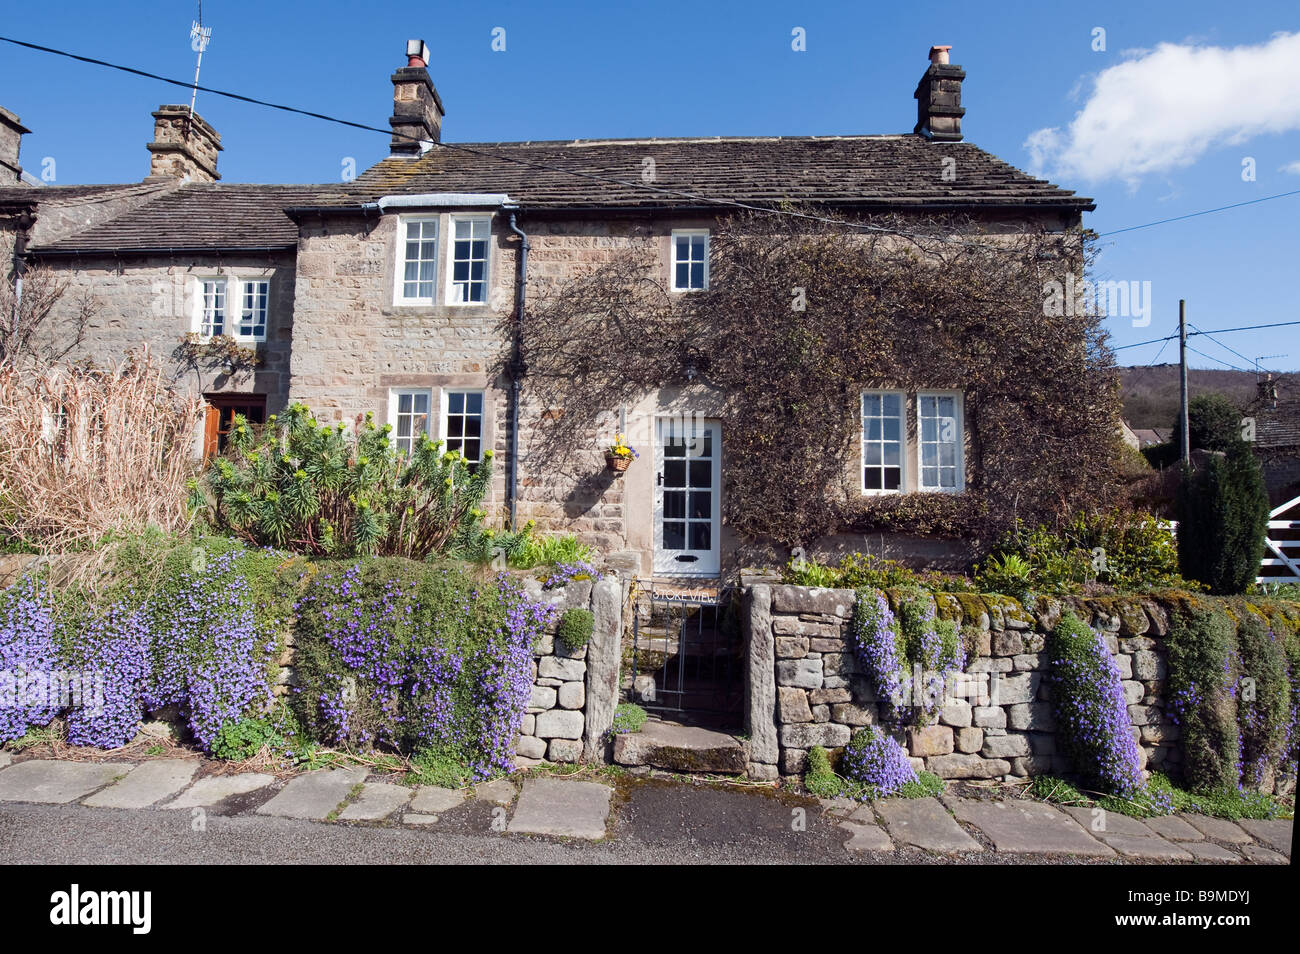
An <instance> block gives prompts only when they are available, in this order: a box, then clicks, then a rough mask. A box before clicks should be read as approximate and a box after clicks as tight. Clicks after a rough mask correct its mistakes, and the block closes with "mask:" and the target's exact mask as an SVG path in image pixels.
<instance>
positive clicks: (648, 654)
mask: <svg viewBox="0 0 1300 954" xmlns="http://www.w3.org/2000/svg"><path fill="white" fill-rule="evenodd" d="M640 587H641V588H640V591H639V592H638V594H637V597H636V603H635V606H634V608H633V615H632V665H631V672H632V685H631V690H632V692H631V698H632V701H634V702H636V703H637V704H638V705H640V706H642V707H643V708H645V709H647V710H650V711H652V712H655V713H658V714H662V715H664V716H666V717H668V718H671V719H674V720H676V721H679V722H684V723H690V724H694V725H702V726H705V727H707V728H713V729H719V730H732V731H735V730H737V729H739V728H740V726H741V723H742V722H743V702H744V688H745V684H744V677H743V671H742V668H741V667H742V663H743V659H742V656H743V647H742V642H741V638H740V626H739V621H738V619H737V618H736V616H735V614H733V613H730V612H729V611H728V610H729V607H730V604H731V599H732V595H733V592H732V590H731V589H730V588H723V589H721V590H719V591H718V592H717V593H716V594H712V593H683V592H681V591H680V590H676V589H667V588H663V587H660V588H659V589H658V590H656V588H655V586H654V584H640Z"/></svg>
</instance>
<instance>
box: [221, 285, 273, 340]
mask: <svg viewBox="0 0 1300 954" xmlns="http://www.w3.org/2000/svg"><path fill="white" fill-rule="evenodd" d="M258 285H265V286H266V299H265V301H264V302H263V307H262V333H261V334H258V333H257V332H253V333H252V334H247V335H246V334H244V301H245V296H246V295H247V294H248V291H249V289H252V288H256V287H257V286H258ZM236 287H237V288H238V289H239V315H238V319H239V320H238V321H237V322H236V323H235V334H234V335H233V336H232V337H234V338H236V339H237V340H239V341H265V340H266V336H267V332H268V331H269V330H270V327H271V280H270V279H269V278H249V279H239V280H238V281H237V282H236ZM226 300H227V302H229V300H230V283H229V282H227V283H226ZM226 310H227V311H229V310H230V309H229V305H227V308H226ZM254 314H256V312H254ZM253 327H254V328H256V327H257V324H256V323H254V325H253Z"/></svg>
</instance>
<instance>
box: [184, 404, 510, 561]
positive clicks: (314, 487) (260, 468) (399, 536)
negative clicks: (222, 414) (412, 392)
mask: <svg viewBox="0 0 1300 954" xmlns="http://www.w3.org/2000/svg"><path fill="white" fill-rule="evenodd" d="M391 431H392V427H391V425H384V426H383V427H376V426H375V423H374V421H373V419H372V417H371V415H369V414H367V415H366V417H365V419H364V420H362V421H361V422H359V423H358V425H357V427H356V429H355V430H354V431H352V430H349V429H348V428H347V427H346V426H345V425H343V424H337V425H334V426H330V425H328V424H321V423H318V422H317V421H316V419H315V418H314V417H313V416H312V414H311V412H310V411H309V410H308V409H307V407H306V406H304V405H302V404H293V405H290V406H289V408H288V409H287V410H286V411H285V412H284V414H282V415H280V416H278V417H277V416H274V415H273V416H272V417H270V418H269V419H268V420H267V423H266V425H265V426H264V427H262V428H256V427H254V426H253V425H252V424H250V423H249V422H248V421H247V420H245V419H244V418H243V417H242V416H241V415H236V416H235V419H234V422H233V426H232V428H231V431H230V443H229V446H228V448H227V452H226V454H225V456H224V457H222V458H220V459H218V460H217V461H215V462H214V463H213V464H212V466H211V467H210V468H209V469H208V472H207V475H206V484H207V487H208V489H210V490H211V493H212V498H211V500H210V501H209V500H208V499H206V497H205V496H204V495H202V493H201V492H198V491H199V488H198V487H197V486H196V488H195V490H196V492H198V493H196V500H195V503H196V504H198V505H199V506H201V507H203V508H204V509H206V510H207V512H208V515H209V519H210V520H211V522H212V523H213V524H214V526H216V527H218V528H219V529H221V530H223V531H225V532H228V533H230V534H232V535H234V536H238V537H241V538H243V539H245V540H248V541H249V542H252V543H256V544H259V545H265V546H275V547H288V548H291V549H293V550H296V551H299V552H303V553H312V554H321V555H329V556H351V555H363V556H364V555H381V556H406V557H412V558H415V559H422V558H424V557H426V556H428V555H429V554H431V553H439V552H442V553H448V552H451V553H466V552H475V551H478V550H481V549H483V544H484V540H483V537H484V536H485V533H486V531H485V528H484V526H483V517H484V511H483V510H482V509H480V507H479V504H480V503H482V501H483V496H484V494H485V493H486V491H487V488H488V484H489V481H490V480H491V476H492V451H491V450H490V449H489V450H486V451H484V453H483V460H482V461H481V462H474V461H470V460H468V459H467V458H466V457H465V456H464V454H462V453H460V452H459V451H450V450H445V449H444V445H443V442H442V441H440V440H433V439H431V438H430V437H428V436H424V437H421V438H420V439H419V440H418V441H417V442H416V443H415V445H414V447H413V449H412V451H411V453H410V455H409V456H408V455H406V454H402V453H398V451H397V450H396V448H395V447H394V444H393V442H392V441H391V440H390V434H391Z"/></svg>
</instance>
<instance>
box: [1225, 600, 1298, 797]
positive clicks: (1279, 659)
mask: <svg viewBox="0 0 1300 954" xmlns="http://www.w3.org/2000/svg"><path fill="white" fill-rule="evenodd" d="M1237 653H1238V656H1239V658H1240V661H1241V679H1240V682H1239V683H1238V685H1237V686H1236V687H1235V688H1236V696H1237V722H1238V724H1239V726H1240V728H1241V781H1242V783H1244V784H1245V785H1248V786H1258V785H1259V784H1260V783H1261V782H1263V781H1264V780H1265V778H1266V777H1267V776H1268V774H1269V773H1270V772H1271V771H1272V770H1273V769H1282V768H1283V765H1284V763H1285V761H1286V755H1287V751H1286V750H1287V748H1288V743H1289V741H1290V740H1289V736H1290V734H1291V732H1290V723H1291V684H1290V682H1289V680H1288V677H1287V658H1286V650H1285V649H1284V647H1283V642H1282V640H1281V639H1279V638H1278V637H1277V636H1276V635H1275V634H1274V632H1273V630H1272V629H1270V628H1269V627H1268V626H1267V625H1266V624H1265V623H1264V622H1263V621H1262V620H1261V619H1260V618H1259V617H1258V616H1256V615H1255V614H1254V613H1247V614H1246V615H1245V616H1244V618H1243V619H1242V621H1241V625H1240V626H1239V627H1238V630H1237Z"/></svg>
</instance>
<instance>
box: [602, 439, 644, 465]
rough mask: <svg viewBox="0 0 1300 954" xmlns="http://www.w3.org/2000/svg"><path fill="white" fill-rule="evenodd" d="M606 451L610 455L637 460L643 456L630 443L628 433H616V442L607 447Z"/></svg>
mask: <svg viewBox="0 0 1300 954" xmlns="http://www.w3.org/2000/svg"><path fill="white" fill-rule="evenodd" d="M605 453H606V454H607V455H608V456H610V457H619V458H623V459H625V460H636V459H637V458H638V457H640V456H641V455H640V454H638V453H637V452H636V450H635V449H633V448H632V447H630V446H629V445H628V443H627V435H626V434H617V435H615V437H614V443H612V444H610V445H609V446H608V447H606V448H605Z"/></svg>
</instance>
